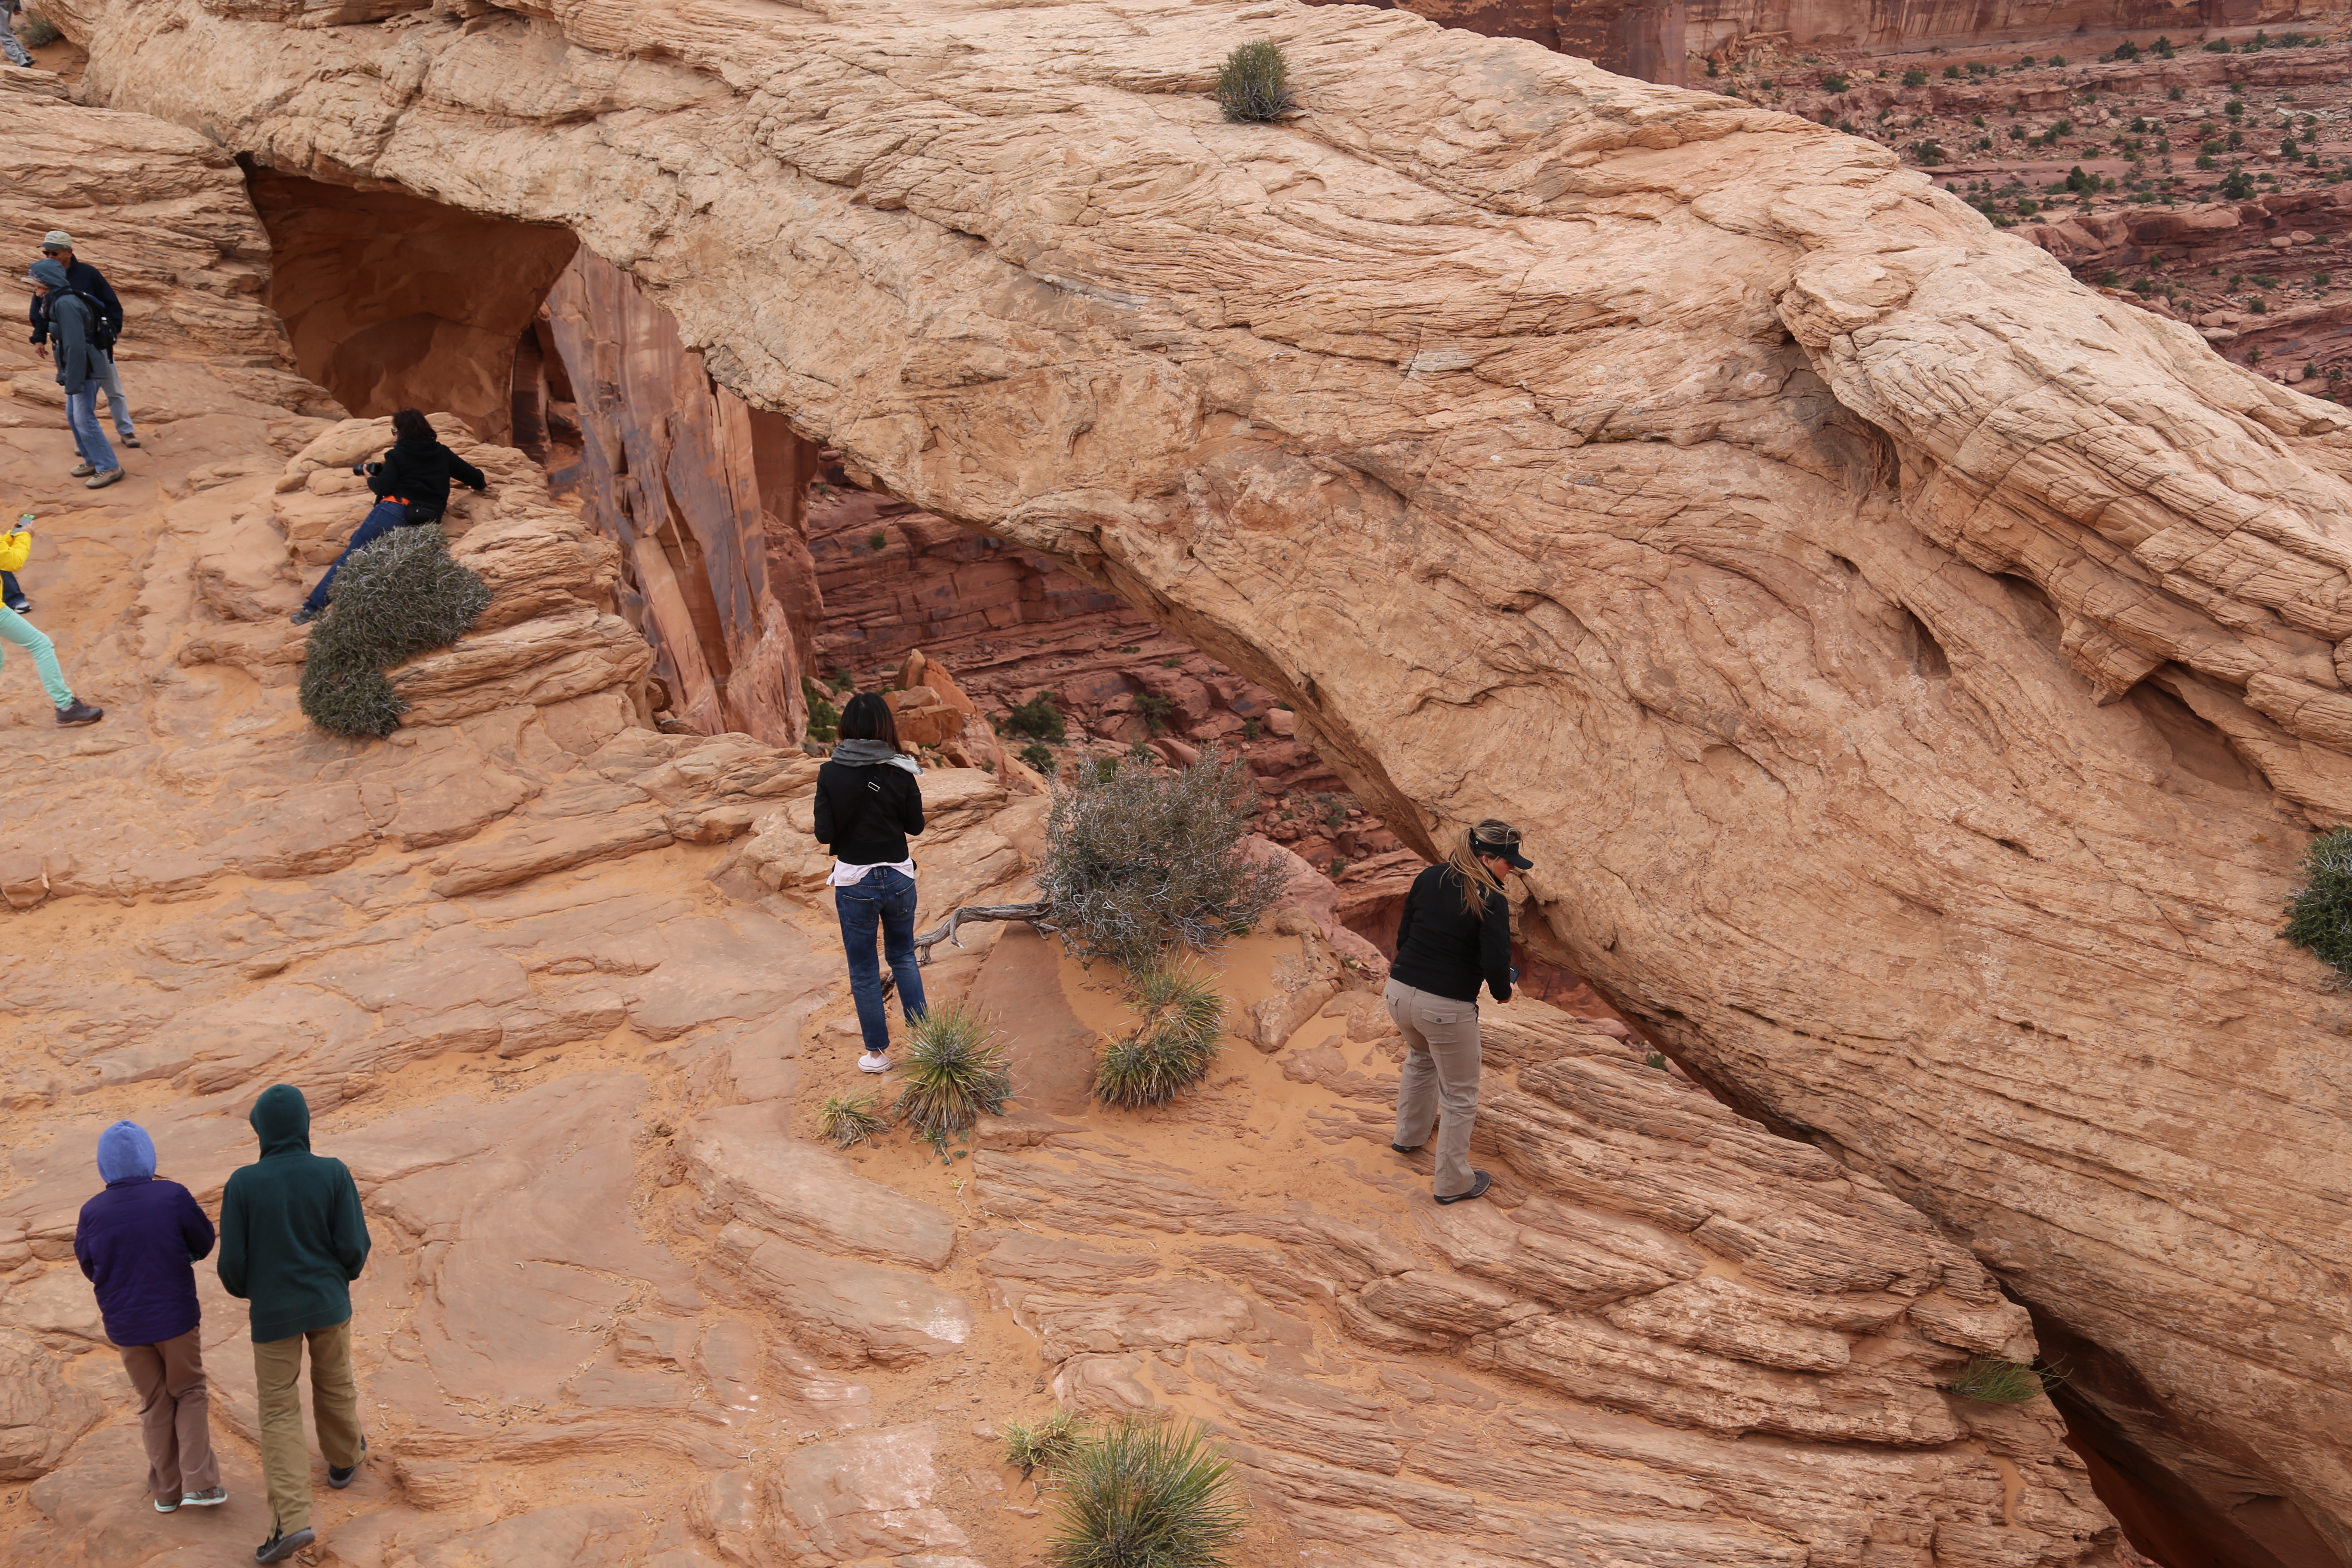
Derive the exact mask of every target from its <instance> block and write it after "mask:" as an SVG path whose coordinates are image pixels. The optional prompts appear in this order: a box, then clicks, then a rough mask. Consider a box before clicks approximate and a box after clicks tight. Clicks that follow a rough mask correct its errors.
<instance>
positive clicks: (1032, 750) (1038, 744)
mask: <svg viewBox="0 0 2352 1568" xmlns="http://www.w3.org/2000/svg"><path fill="white" fill-rule="evenodd" d="M1021 760H1022V761H1023V762H1024V763H1028V764H1029V766H1030V767H1032V768H1034V769H1035V770H1036V771H1037V772H1038V773H1043V774H1045V776H1046V777H1047V778H1052V777H1053V776H1054V770H1055V768H1056V767H1058V766H1059V765H1060V764H1059V763H1056V762H1055V758H1054V752H1053V748H1052V747H1050V746H1048V745H1046V744H1045V742H1043V741H1032V742H1029V743H1028V744H1027V745H1025V746H1024V747H1022V748H1021Z"/></svg>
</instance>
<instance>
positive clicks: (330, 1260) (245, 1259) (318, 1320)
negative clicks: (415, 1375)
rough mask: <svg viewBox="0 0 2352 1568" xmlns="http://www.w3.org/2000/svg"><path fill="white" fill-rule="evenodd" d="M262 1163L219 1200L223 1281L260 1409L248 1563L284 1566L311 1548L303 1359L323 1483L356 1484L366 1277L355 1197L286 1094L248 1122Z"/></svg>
mask: <svg viewBox="0 0 2352 1568" xmlns="http://www.w3.org/2000/svg"><path fill="white" fill-rule="evenodd" d="M247 1121H251V1122H252V1123H253V1131H254V1135H255V1136H256V1137H257V1138H258V1139H260V1141H261V1158H260V1159H259V1160H258V1161H257V1162H256V1163H253V1164H250V1165H242V1166H239V1167H238V1168H237V1170H236V1172H235V1173H233V1174H232V1175H231V1176H230V1177H229V1179H228V1191H227V1192H226V1194H223V1196H222V1198H221V1223H220V1281H221V1286H222V1288H223V1289H226V1290H227V1291H228V1293H229V1294H230V1295H232V1296H238V1297H242V1298H244V1299H245V1300H246V1301H247V1303H249V1305H250V1307H251V1310H252V1317H253V1374H254V1383H255V1385H256V1387H257V1391H258V1392H259V1394H260V1402H261V1470H262V1478H263V1479H264V1481H265V1482H266V1483H267V1484H268V1489H269V1507H270V1511H271V1514H272V1515H273V1520H274V1523H273V1528H272V1530H271V1531H270V1536H269V1539H268V1541H265V1542H262V1543H261V1544H260V1546H258V1547H257V1548H256V1549H255V1551H254V1553H253V1558H254V1561H255V1562H257V1563H282V1562H284V1561H285V1560H286V1559H287V1558H289V1557H291V1556H293V1555H294V1553H296V1552H299V1551H300V1550H302V1548H304V1547H306V1546H309V1545H310V1544H311V1543H312V1542H314V1541H316V1540H317V1539H318V1535H317V1532H316V1531H313V1530H312V1529H311V1528H310V1449H309V1447H308V1446H307V1445H306V1444H305V1443H304V1442H303V1440H302V1396H301V1387H300V1384H301V1375H302V1352H303V1348H304V1346H305V1345H306V1344H307V1345H308V1347H309V1349H310V1411H311V1418H312V1420H313V1421H314V1422H315V1423H316V1424H317V1426H318V1428H319V1447H320V1452H321V1453H322V1454H323V1455H324V1456H325V1458H326V1460H327V1484H328V1485H329V1486H331V1487H334V1488H336V1489H338V1490H340V1489H342V1488H344V1487H347V1486H349V1485H351V1484H352V1476H353V1475H355V1474H357V1473H358V1470H359V1468H360V1460H361V1458H362V1457H364V1456H365V1455H366V1453H367V1439H366V1437H365V1436H362V1434H361V1432H360V1413H359V1390H358V1387H357V1385H356V1384H354V1383H353V1381H352V1292H351V1283H352V1280H354V1279H358V1278H359V1277H360V1270H361V1269H362V1268H365V1267H366V1266H367V1255H368V1231H367V1219H366V1216H365V1215H362V1214H361V1212H360V1190H359V1186H358V1184H356V1183H354V1182H353V1181H352V1173H351V1170H350V1168H349V1167H347V1166H346V1165H344V1163H342V1162H341V1160H334V1159H330V1158H328V1157H327V1156H325V1155H323V1154H313V1153H312V1152H310V1104H309V1102H308V1101H306V1100H303V1098H302V1091H301V1090H300V1089H296V1088H295V1087H294V1086H293V1085H292V1084H290V1083H278V1084H272V1085H270V1086H269V1088H268V1089H264V1090H262V1092H261V1098H260V1099H259V1100H256V1101H254V1105H253V1110H252V1113H251V1114H250V1115H249V1116H248V1117H247Z"/></svg>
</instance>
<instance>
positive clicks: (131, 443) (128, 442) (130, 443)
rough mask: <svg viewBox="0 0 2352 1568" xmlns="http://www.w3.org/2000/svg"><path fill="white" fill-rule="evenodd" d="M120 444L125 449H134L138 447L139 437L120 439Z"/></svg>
mask: <svg viewBox="0 0 2352 1568" xmlns="http://www.w3.org/2000/svg"><path fill="white" fill-rule="evenodd" d="M122 444H123V445H124V446H126V447H136V446H137V445H139V437H136V436H125V437H122Z"/></svg>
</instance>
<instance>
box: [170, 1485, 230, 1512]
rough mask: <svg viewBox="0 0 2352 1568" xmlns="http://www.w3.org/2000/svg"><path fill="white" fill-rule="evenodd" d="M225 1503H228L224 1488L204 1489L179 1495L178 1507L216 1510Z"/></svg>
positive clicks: (226, 1490)
mask: <svg viewBox="0 0 2352 1568" xmlns="http://www.w3.org/2000/svg"><path fill="white" fill-rule="evenodd" d="M226 1501H228V1489H227V1488H226V1487H206V1488H205V1489H204V1490H202V1491H200V1492H182V1493H181V1494H180V1505H181V1506H182V1507H183V1508H218V1507H220V1505H221V1504H223V1503H225V1502H226Z"/></svg>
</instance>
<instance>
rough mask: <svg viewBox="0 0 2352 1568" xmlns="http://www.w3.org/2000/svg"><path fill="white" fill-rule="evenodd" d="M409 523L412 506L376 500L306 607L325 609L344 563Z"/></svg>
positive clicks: (308, 600) (311, 611) (315, 613)
mask: <svg viewBox="0 0 2352 1568" xmlns="http://www.w3.org/2000/svg"><path fill="white" fill-rule="evenodd" d="M407 524H408V508H407V507H406V506H404V505H403V504H402V503H401V502H399V501H393V500H380V501H378V502H376V503H375V506H374V507H373V509H372V510H370V511H369V512H368V514H367V516H366V518H365V519H363V520H362V521H361V523H360V525H359V527H358V528H357V529H356V530H355V531H353V532H352V542H350V543H349V544H346V545H344V546H343V552H342V553H341V555H338V556H336V557H335V563H334V564H333V565H332V566H330V567H328V568H327V574H326V575H325V576H323V577H321V578H320V579H319V585H318V586H317V587H315V588H313V589H311V590H310V597H309V598H307V599H305V600H303V601H302V607H303V608H304V609H306V610H308V611H310V613H311V614H312V615H314V616H315V615H317V614H318V613H319V612H320V610H323V609H325V608H326V607H327V599H328V594H327V590H328V589H329V588H330V587H331V586H332V585H333V584H334V581H335V574H336V573H338V572H340V571H341V570H342V569H343V563H344V562H346V561H349V560H350V559H351V558H352V551H354V550H364V549H366V548H367V547H368V546H369V545H371V544H373V543H374V542H376V541H377V540H379V539H381V538H383V536H384V535H385V534H387V533H390V532H391V531H393V530H394V529H395V528H404V527H406V526H407Z"/></svg>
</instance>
